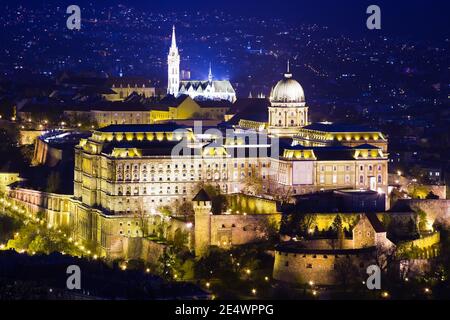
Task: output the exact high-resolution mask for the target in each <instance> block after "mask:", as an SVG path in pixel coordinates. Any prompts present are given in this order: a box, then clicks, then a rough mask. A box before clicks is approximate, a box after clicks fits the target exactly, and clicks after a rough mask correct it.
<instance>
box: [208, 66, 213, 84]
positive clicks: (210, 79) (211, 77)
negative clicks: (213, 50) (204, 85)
mask: <svg viewBox="0 0 450 320" xmlns="http://www.w3.org/2000/svg"><path fill="white" fill-rule="evenodd" d="M212 80H213V75H212V69H211V62H210V63H209V72H208V81H209V83H212Z"/></svg>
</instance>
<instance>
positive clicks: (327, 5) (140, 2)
mask: <svg viewBox="0 0 450 320" xmlns="http://www.w3.org/2000/svg"><path fill="white" fill-rule="evenodd" d="M42 1H43V0H5V1H3V0H2V2H3V3H5V2H6V3H8V2H9V3H23V4H25V5H37V4H38V3H42ZM45 2H47V3H48V2H51V3H55V4H58V5H70V4H80V5H82V4H83V3H86V2H93V3H95V4H96V5H98V6H99V8H101V7H105V6H109V5H111V4H112V3H123V4H127V5H130V6H136V7H142V8H145V9H146V10H155V11H161V10H162V11H184V10H188V11H189V10H208V11H210V10H214V9H219V10H226V11H229V12H230V13H236V14H239V15H245V14H248V15H252V16H277V17H280V18H286V19H289V20H291V21H292V20H294V21H298V22H299V23H302V22H306V23H318V24H321V25H327V26H330V27H332V28H335V29H337V30H339V31H343V32H345V33H346V34H350V33H353V34H356V35H361V34H363V35H364V34H365V33H367V32H368V30H367V29H366V27H365V22H366V19H367V14H366V13H365V12H366V8H367V7H368V6H369V5H371V4H376V5H379V6H380V7H381V10H382V29H383V30H382V32H383V34H386V35H389V36H400V37H403V36H409V37H414V38H419V39H427V38H436V39H437V38H440V39H442V38H449V37H450V19H449V15H450V1H449V0H46V1H45ZM0 7H1V4H0Z"/></svg>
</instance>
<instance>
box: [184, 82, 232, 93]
mask: <svg viewBox="0 0 450 320" xmlns="http://www.w3.org/2000/svg"><path fill="white" fill-rule="evenodd" d="M209 83H210V82H209V81H208V80H182V81H180V91H181V92H183V91H188V90H189V89H190V88H191V87H192V89H193V90H194V91H199V92H203V91H205V90H206V88H207V87H208V85H209ZM212 86H213V87H214V90H215V91H216V92H228V93H235V91H234V89H233V86H232V85H231V83H230V81H228V80H213V81H212Z"/></svg>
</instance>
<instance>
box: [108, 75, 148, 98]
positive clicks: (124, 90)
mask: <svg viewBox="0 0 450 320" xmlns="http://www.w3.org/2000/svg"><path fill="white" fill-rule="evenodd" d="M107 84H108V86H109V88H110V89H111V92H108V93H105V94H103V95H102V96H103V97H104V98H105V99H106V100H109V101H123V100H125V99H126V98H128V97H129V96H130V95H132V94H133V93H135V94H138V95H140V96H142V97H145V98H150V97H155V96H156V89H155V87H154V86H153V85H152V84H151V82H150V80H147V79H142V78H127V77H125V78H113V79H109V80H108V82H107Z"/></svg>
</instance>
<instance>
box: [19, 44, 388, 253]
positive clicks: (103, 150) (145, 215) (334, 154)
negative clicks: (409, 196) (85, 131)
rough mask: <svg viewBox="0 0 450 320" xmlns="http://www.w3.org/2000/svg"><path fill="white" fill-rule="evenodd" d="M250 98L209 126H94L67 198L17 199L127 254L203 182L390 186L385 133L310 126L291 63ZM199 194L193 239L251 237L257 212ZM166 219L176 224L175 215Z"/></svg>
mask: <svg viewBox="0 0 450 320" xmlns="http://www.w3.org/2000/svg"><path fill="white" fill-rule="evenodd" d="M174 44H175V42H173V43H172V45H173V46H174ZM176 72H177V71H176ZM173 88H175V87H173ZM247 100H251V102H252V103H250V105H251V108H252V110H244V109H242V110H240V111H239V112H236V113H235V114H234V115H233V116H232V117H231V119H230V120H229V121H227V122H224V123H223V126H222V127H220V128H214V130H211V128H203V129H200V130H199V129H198V128H196V127H187V126H181V125H178V124H176V123H166V124H117V125H109V126H106V127H103V128H99V129H97V130H94V131H93V133H92V135H91V136H90V137H89V138H87V139H82V140H81V141H80V144H79V145H78V146H76V148H75V173H74V195H73V196H71V197H70V198H69V199H68V200H67V199H66V200H61V201H62V202H60V200H58V199H59V198H58V199H57V200H54V201H53V200H45V201H43V200H42V199H41V200H36V199H34V198H33V197H34V194H33V195H24V194H23V195H20V192H21V191H19V190H17V191H15V192H16V193H15V196H14V197H15V198H19V199H20V200H21V201H25V202H28V201H31V202H33V201H34V202H33V205H39V203H46V204H48V205H49V206H51V208H50V207H49V208H45V209H48V212H49V215H50V219H49V221H50V223H51V224H53V225H61V224H69V225H71V226H72V228H73V230H74V231H73V233H74V237H76V238H77V239H79V240H81V241H87V242H89V243H93V244H94V245H95V248H96V249H95V250H96V251H97V252H98V253H99V254H101V255H106V256H113V255H116V256H125V255H126V254H125V253H123V251H122V250H121V249H120V248H121V247H123V246H124V244H123V243H124V242H126V241H129V240H130V239H144V238H145V235H146V234H151V233H152V231H151V230H152V229H155V228H156V222H155V221H157V219H161V217H162V216H161V215H160V214H161V213H162V211H161V210H162V207H163V206H170V205H172V204H174V203H183V202H190V201H191V200H192V199H193V198H194V196H195V195H196V194H197V193H198V192H199V190H200V185H201V184H202V183H204V184H209V185H212V186H215V187H216V188H217V189H219V190H220V191H221V192H222V193H224V194H228V195H231V194H234V195H237V194H242V193H246V194H251V193H252V192H251V191H248V190H247V189H246V188H247V187H248V185H249V182H250V184H258V183H260V184H261V189H260V190H261V191H258V192H253V194H256V195H257V196H258V199H260V201H265V199H264V198H267V199H270V198H271V197H270V196H267V195H273V194H274V192H275V191H277V192H281V193H283V194H286V195H291V196H293V195H301V194H309V193H313V192H318V191H321V190H337V189H350V190H372V191H375V192H378V193H387V184H388V182H387V178H388V176H387V166H388V155H387V153H386V152H387V140H386V139H385V137H384V135H383V134H382V133H381V132H378V131H376V130H373V129H367V128H361V127H352V126H348V125H347V126H345V125H337V124H324V123H315V124H314V123H313V124H311V123H310V122H309V119H308V107H307V106H306V103H305V96H304V92H303V89H302V87H301V85H300V84H299V83H298V82H297V81H296V80H294V79H293V77H292V74H291V73H290V72H289V70H288V72H287V73H286V74H285V75H284V77H283V79H281V80H280V81H279V82H278V83H277V84H276V85H275V86H274V88H273V89H272V92H271V95H270V100H265V99H247ZM239 101H240V100H239V99H238V100H237V102H236V103H235V104H238V103H241V102H239ZM258 108H260V109H258ZM255 111H256V112H255ZM255 128H257V130H254V129H255ZM245 129H250V130H245ZM24 192H25V191H24ZM46 197H49V198H50V197H51V196H46ZM32 199H34V200H32ZM196 199H197V200H198V201H194V210H195V221H194V220H192V222H195V223H193V225H192V224H191V225H188V226H190V227H191V228H192V227H193V229H192V231H194V230H195V232H192V234H195V240H194V242H195V247H197V244H198V245H200V243H202V245H201V248H204V247H205V246H208V245H212V244H214V245H222V244H225V245H227V246H228V245H233V244H241V243H245V242H249V241H253V240H255V239H254V237H255V235H256V234H257V233H258V232H255V230H260V228H259V227H258V223H259V222H260V217H253V216H250V215H247V216H245V215H242V214H241V215H238V216H236V215H220V214H218V215H213V216H210V215H209V212H210V210H211V207H210V203H209V202H208V200H205V199H207V196H206V195H205V194H204V193H203V194H201V196H199V195H198V194H197V197H196ZM194 200H195V199H194ZM55 201H56V202H55ZM208 203H209V204H208ZM45 206H47V205H45ZM262 207H266V208H269V206H268V205H266V204H264V205H262ZM270 208H272V207H270ZM273 211H274V212H271V213H273V214H275V213H276V214H278V212H277V210H276V208H275V207H273ZM205 214H206V215H205ZM158 217H159V218H158ZM211 219H212V220H211ZM227 219H228V220H227ZM230 219H232V220H230ZM229 220H230V221H229ZM171 224H172V225H176V224H179V221H178V220H177V218H176V217H174V218H173V219H171ZM216 225H217V226H219V227H217V228H218V231H217V232H215V231H214V232H213V231H212V229H211V228H213V226H216ZM233 226H235V227H236V226H241V227H239V228H237V227H236V228H235V227H233ZM180 228H181V229H182V228H185V229H186V224H185V223H182V224H181V227H180ZM178 229H179V228H178ZM149 230H150V231H149ZM238 230H240V231H239V232H238ZM249 230H250V231H249ZM251 230H253V231H251ZM233 232H234V233H233ZM200 239H201V241H200ZM205 239H206V240H205ZM207 239H210V240H207ZM205 241H206V243H205ZM195 250H196V251H197V254H198V252H204V249H200V248H197V249H195ZM145 258H146V257H145Z"/></svg>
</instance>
